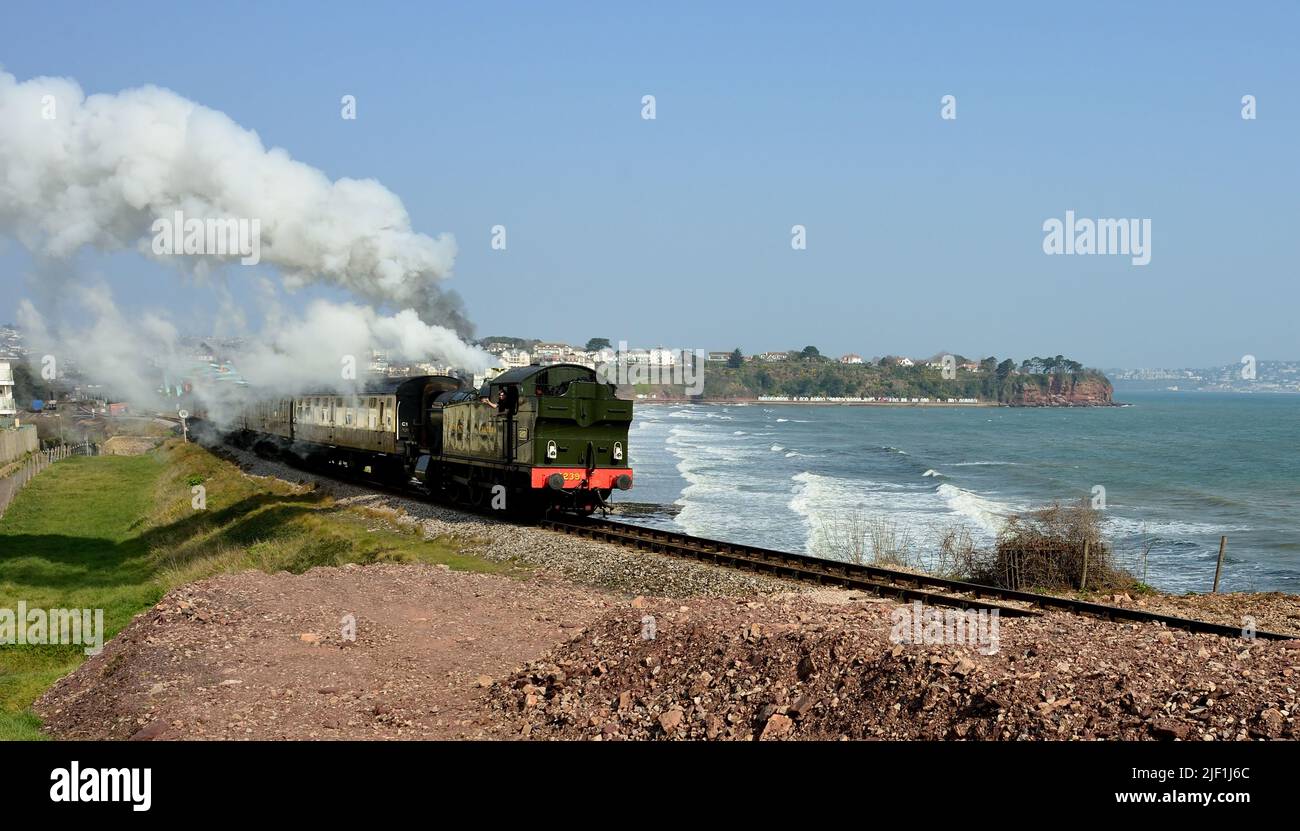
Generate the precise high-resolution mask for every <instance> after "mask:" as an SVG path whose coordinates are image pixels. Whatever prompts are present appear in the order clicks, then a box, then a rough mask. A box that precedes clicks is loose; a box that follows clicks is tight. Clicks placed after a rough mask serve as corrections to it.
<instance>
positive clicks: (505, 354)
mask: <svg viewBox="0 0 1300 831" xmlns="http://www.w3.org/2000/svg"><path fill="white" fill-rule="evenodd" d="M497 357H498V358H500V359H501V363H502V365H503V366H505V367H506V368H508V369H514V368H516V367H521V366H528V365H529V364H530V363H532V361H533V358H532V356H531V355H529V354H528V350H527V349H505V350H502V351H501V352H500V353H499V354H498V355H497Z"/></svg>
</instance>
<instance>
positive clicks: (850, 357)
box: [840, 352, 862, 364]
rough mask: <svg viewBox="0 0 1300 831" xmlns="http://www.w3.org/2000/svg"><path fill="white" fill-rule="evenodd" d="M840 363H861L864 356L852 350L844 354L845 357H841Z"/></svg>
mask: <svg viewBox="0 0 1300 831" xmlns="http://www.w3.org/2000/svg"><path fill="white" fill-rule="evenodd" d="M840 363H842V364H860V363H862V356H861V355H855V354H854V353H852V352H850V353H849V354H847V355H844V356H843V357H841V358H840Z"/></svg>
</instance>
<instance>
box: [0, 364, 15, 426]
mask: <svg viewBox="0 0 1300 831" xmlns="http://www.w3.org/2000/svg"><path fill="white" fill-rule="evenodd" d="M17 414H18V408H17V407H16V406H15V404H14V370H13V365H12V364H10V363H9V362H8V361H0V418H5V417H13V416H15V415H17Z"/></svg>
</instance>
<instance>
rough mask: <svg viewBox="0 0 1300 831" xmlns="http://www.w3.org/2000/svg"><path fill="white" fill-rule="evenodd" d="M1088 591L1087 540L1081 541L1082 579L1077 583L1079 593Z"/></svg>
mask: <svg viewBox="0 0 1300 831" xmlns="http://www.w3.org/2000/svg"><path fill="white" fill-rule="evenodd" d="M1087 590H1088V540H1084V541H1083V579H1082V580H1080V581H1079V591H1081V592H1082V591H1087Z"/></svg>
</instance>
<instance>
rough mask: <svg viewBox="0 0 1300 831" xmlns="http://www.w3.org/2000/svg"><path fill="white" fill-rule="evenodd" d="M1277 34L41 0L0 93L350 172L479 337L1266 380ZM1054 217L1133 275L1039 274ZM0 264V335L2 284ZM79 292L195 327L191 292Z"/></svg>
mask: <svg viewBox="0 0 1300 831" xmlns="http://www.w3.org/2000/svg"><path fill="white" fill-rule="evenodd" d="M1298 43H1300V4H1297V3H1294V2H1279V3H1261V4H1253V3H1235V4H1227V3H1214V4H1210V3H1206V4H1192V3H1156V2H1143V3H1133V2H1125V3H1088V4H1082V5H1080V4H1075V5H1069V4H1056V3H1041V2H1035V3H1023V4H1020V3H998V4H983V3H952V4H931V3H897V4H894V3H889V4H880V3H871V4H869V3H844V4H820V3H809V4H803V3H796V4H791V3H780V4H777V3H771V4H766V3H757V2H743V3H742V2H735V3H714V4H706V3H699V2H694V3H680V4H679V3H663V2H656V3H650V4H636V5H635V6H634V5H633V4H628V3H590V4H585V3H583V4H579V3H546V4H543V3H524V2H520V3H513V2H503V3H492V4H484V3H473V4H471V3H462V4H442V3H439V4H433V3H419V4H417V3H410V4H388V3H383V2H373V1H372V2H364V3H356V2H347V3H310V4H309V3H266V2H260V3H238V2H224V3H203V4H190V3H168V4H163V5H158V4H144V3H122V4H99V3H89V2H83V3H75V4H64V3H58V2H49V0H45V1H44V2H39V3H21V2H11V3H7V4H6V5H5V10H4V13H3V23H0V67H3V69H4V70H6V71H8V72H10V73H13V74H14V75H16V76H17V77H18V78H19V80H26V79H28V78H30V77H33V76H37V75H60V76H68V77H71V78H74V79H76V80H77V81H78V82H79V83H80V84H81V85H82V87H83V88H84V89H85V90H86V92H87V93H96V92H118V91H120V90H122V89H125V88H129V87H135V86H140V85H144V84H156V85H159V86H164V87H167V88H170V89H172V90H174V91H176V92H177V93H179V94H181V95H184V96H186V97H188V98H192V99H194V100H196V101H198V102H200V103H202V104H205V105H207V106H209V107H212V108H215V109H218V110H221V111H224V112H225V113H227V114H229V115H230V116H231V117H232V118H233V119H235V120H236V121H237V122H239V123H240V124H242V125H243V126H245V127H248V128H250V129H254V130H256V131H257V132H258V133H259V135H260V136H261V137H262V140H263V141H264V142H265V143H266V144H267V145H273V146H279V147H283V148H285V149H286V150H287V151H288V152H289V153H290V154H291V155H292V156H293V157H294V158H296V159H299V160H301V161H303V162H306V163H308V164H311V165H314V166H316V167H319V168H320V169H322V170H324V171H325V172H326V173H327V174H328V175H329V176H331V177H333V178H338V177H344V176H347V177H354V178H363V177H374V178H376V179H378V180H379V181H380V182H382V183H383V184H384V185H385V186H386V187H388V188H389V189H390V190H392V191H394V192H395V193H396V194H397V195H398V196H400V197H401V198H402V200H403V201H404V202H405V204H406V206H407V208H408V210H409V211H410V213H411V216H412V219H413V223H414V225H415V228H416V229H417V230H419V231H421V232H424V233H427V234H430V235H436V234H438V233H441V232H450V233H452V234H454V235H455V237H456V239H457V241H458V243H459V246H460V254H459V257H458V259H457V264H456V270H455V276H454V278H453V279H452V280H451V282H450V286H451V287H453V288H455V289H456V290H457V291H458V292H459V293H460V294H461V295H462V296H463V297H464V299H465V301H466V304H467V306H468V311H469V314H470V317H471V318H472V319H473V320H474V321H475V322H476V324H477V331H478V333H479V334H481V335H486V334H513V335H520V336H531V337H541V338H547V339H559V340H568V341H576V342H583V341H585V340H586V339H587V338H589V337H592V336H603V337H608V338H610V339H611V340H614V341H618V340H627V341H629V342H631V343H632V344H633V345H647V346H648V345H656V344H662V345H665V346H672V347H680V348H703V349H727V348H731V347H733V346H740V347H741V348H743V349H744V350H746V351H747V352H750V351H762V350H767V349H786V348H798V347H802V346H804V345H806V344H815V345H817V346H819V347H820V348H821V349H822V351H823V352H827V353H832V354H836V355H838V354H840V353H843V352H849V351H853V352H858V353H861V354H863V355H866V356H870V355H879V354H886V353H898V354H914V355H918V356H919V355H928V354H931V353H934V352H936V351H939V350H952V351H958V352H962V353H964V354H968V355H971V356H985V355H997V356H999V357H1007V356H1010V357H1015V358H1017V359H1019V358H1024V357H1028V356H1030V355H1034V354H1050V355H1055V354H1058V353H1063V354H1066V355H1068V356H1071V357H1074V358H1076V359H1078V360H1081V361H1083V362H1084V363H1086V364H1088V365H1093V366H1103V367H1109V366H1167V365H1174V366H1193V365H1205V364H1214V363H1236V362H1237V361H1238V360H1239V359H1240V357H1241V356H1242V355H1244V354H1253V355H1256V356H1258V357H1259V358H1261V359H1297V358H1300V334H1297V324H1296V318H1297V314H1300V280H1298V278H1300V268H1297V259H1296V247H1297V239H1300V236H1298V235H1297V232H1296V231H1297V224H1298V223H1300V203H1297V199H1296V194H1297V191H1300V187H1298V186H1300V160H1298V155H1297V151H1298V150H1300V48H1298V46H1297V44H1298ZM346 94H351V95H355V96H356V99H357V119H356V120H355V121H347V120H343V119H341V118H340V116H339V110H340V103H339V101H340V98H341V97H342V96H343V95H346ZM1247 94H1250V95H1254V96H1255V97H1256V100H1257V107H1258V117H1257V118H1256V119H1254V120H1244V119H1242V117H1241V109H1242V104H1241V99H1242V96H1243V95H1247ZM644 95H654V96H655V98H656V110H657V112H656V118H655V119H654V120H645V119H643V118H642V117H641V112H642V96H644ZM945 95H953V96H955V97H956V102H957V118H956V119H955V120H944V119H942V118H941V117H940V110H941V98H942V97H943V96H945ZM1067 209H1073V210H1074V211H1075V213H1076V214H1077V215H1078V216H1080V217H1092V218H1097V217H1117V218H1118V217H1129V218H1149V219H1150V220H1151V226H1152V240H1151V243H1152V256H1151V262H1150V264H1149V265H1146V266H1133V265H1131V263H1130V260H1129V258H1128V257H1120V256H1091V257H1089V256H1047V255H1046V254H1044V252H1043V238H1044V232H1043V229H1042V228H1043V223H1044V221H1045V220H1047V219H1049V218H1051V217H1057V218H1064V215H1065V211H1066V210H1067ZM497 224H501V225H504V226H506V229H507V248H506V250H504V251H499V250H493V249H492V248H491V246H490V241H491V228H492V226H494V225H497ZM795 224H802V225H804V226H805V227H806V228H807V248H806V250H793V249H792V248H791V244H790V242H791V226H792V225H795ZM0 245H3V250H0V320H4V319H8V318H10V317H12V315H11V314H8V312H9V310H10V309H11V308H12V305H11V301H13V300H14V299H15V298H17V297H21V296H24V295H25V294H27V293H29V292H30V291H32V289H31V288H29V286H28V285H27V280H28V279H29V277H28V275H29V273H30V266H31V263H32V261H31V259H30V258H29V257H28V255H27V254H26V253H25V252H24V251H23V250H22V249H21V248H20V247H19V246H18V245H17V244H16V243H14V242H12V241H9V242H8V243H7V244H5V243H0ZM78 266H79V267H81V268H87V269H93V270H98V271H102V272H103V273H104V274H105V275H107V276H108V277H109V279H110V282H111V283H112V285H113V286H114V288H115V290H116V292H117V295H118V298H119V300H121V301H123V302H124V303H126V304H128V305H131V306H133V307H137V308H141V309H144V308H161V309H167V310H170V312H171V313H172V315H173V316H174V317H175V319H176V320H177V322H178V324H179V325H180V326H181V328H182V329H183V330H191V331H203V330H204V328H205V325H206V315H207V314H208V313H209V311H210V309H211V308H212V303H211V301H210V298H209V297H208V295H207V293H208V292H209V291H210V290H209V289H206V288H204V287H201V286H194V285H192V284H188V283H186V282H185V281H182V280H178V279H177V277H176V276H175V274H174V273H173V272H171V271H169V270H167V269H165V268H163V267H160V266H157V265H155V264H153V263H150V262H147V261H145V260H144V259H142V258H141V257H139V256H137V255H135V254H133V253H131V254H118V255H114V256H111V257H107V256H103V255H98V254H95V253H93V252H88V253H86V254H84V255H83V256H82V257H81V258H80V259H79V261H78ZM229 279H230V280H231V281H232V284H233V285H234V287H235V290H236V292H237V294H239V295H240V296H244V292H243V287H242V286H241V280H244V279H245V278H244V277H243V276H241V275H240V274H238V273H235V274H232V275H230V276H229ZM248 297H249V305H250V310H251V312H252V313H253V314H254V315H255V314H256V308H255V305H254V304H253V301H252V298H251V292H249V293H248Z"/></svg>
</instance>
